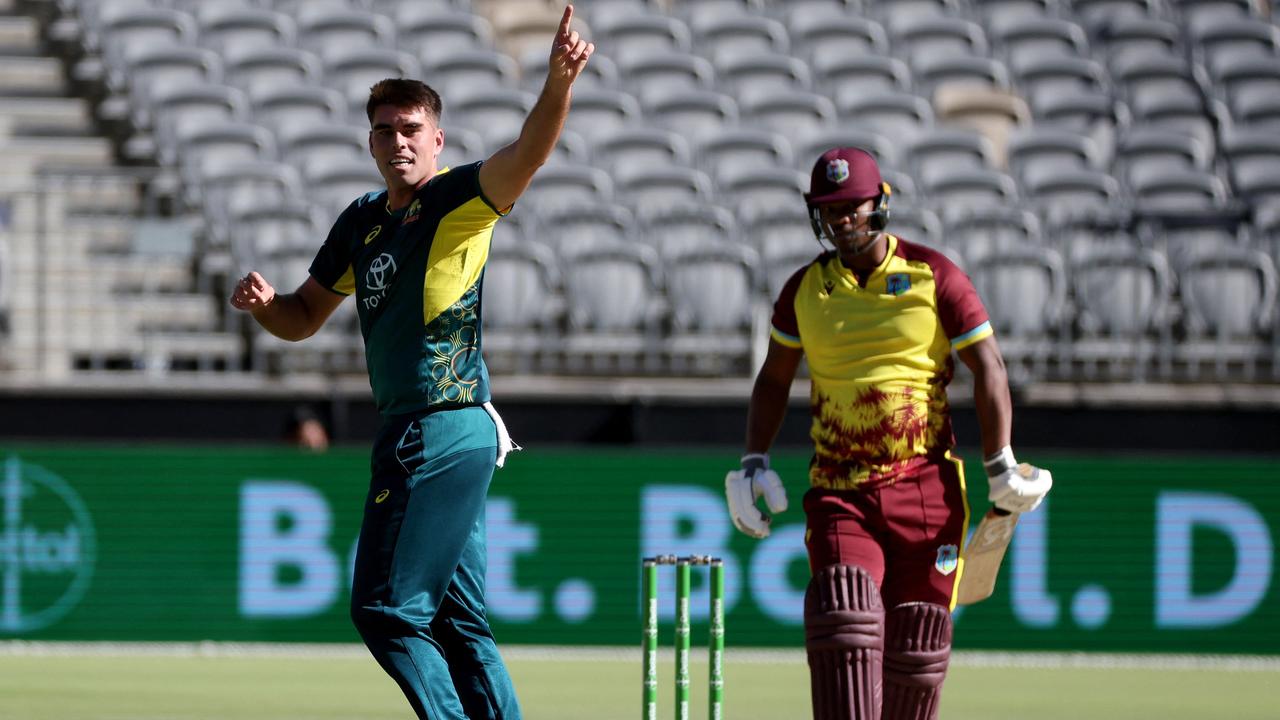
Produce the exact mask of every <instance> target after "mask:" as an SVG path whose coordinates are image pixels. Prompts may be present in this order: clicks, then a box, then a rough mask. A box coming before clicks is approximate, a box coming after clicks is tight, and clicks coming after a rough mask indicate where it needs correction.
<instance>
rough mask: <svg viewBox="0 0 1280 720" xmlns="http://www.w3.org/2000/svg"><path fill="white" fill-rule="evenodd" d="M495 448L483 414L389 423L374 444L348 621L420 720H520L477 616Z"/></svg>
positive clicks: (452, 413) (441, 414)
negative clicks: (488, 495)
mask: <svg viewBox="0 0 1280 720" xmlns="http://www.w3.org/2000/svg"><path fill="white" fill-rule="evenodd" d="M496 447H497V433H496V430H495V427H494V424H493V421H492V420H491V419H490V418H489V415H488V413H486V412H485V411H484V409H483V408H481V407H466V408H461V409H453V410H440V411H435V412H425V413H418V414H409V415H402V416H394V417H391V418H388V419H387V420H386V422H385V423H384V424H383V426H382V428H381V430H380V431H379V433H378V438H377V440H376V441H375V443H374V449H373V459H372V478H371V481H370V485H369V495H368V498H367V499H366V500H365V509H364V523H363V525H362V526H361V528H360V540H359V543H358V547H357V549H356V562H355V576H354V579H353V582H352V587H351V618H352V620H353V622H354V623H355V626H356V629H357V630H358V631H359V632H360V636H361V637H362V638H364V642H365V645H367V646H368V647H369V650H370V652H372V653H373V656H374V658H376V659H377V661H378V664H380V665H381V666H382V668H383V669H384V670H386V671H387V674H389V675H390V676H391V677H392V678H393V679H395V681H396V682H397V683H398V684H399V685H400V689H401V690H403V691H404V694H405V696H406V697H407V698H408V699H409V703H410V704H411V705H412V706H413V709H414V711H415V712H416V713H417V714H418V717H419V718H430V719H431V720H465V719H470V720H483V719H492V720H500V719H501V720H519V718H520V708H519V705H518V703H517V702H516V696H515V690H514V689H513V688H512V685H511V678H510V676H508V674H507V669H506V666H505V665H504V664H503V662H502V658H501V656H499V654H498V647H497V644H496V643H495V642H494V639H493V633H492V632H490V630H489V622H488V620H487V618H486V616H485V606H484V577H485V566H486V555H485V525H484V504H485V496H486V494H487V493H488V490H489V482H490V480H492V478H493V470H494V460H495V458H496Z"/></svg>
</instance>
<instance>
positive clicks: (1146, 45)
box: [1093, 14, 1185, 62]
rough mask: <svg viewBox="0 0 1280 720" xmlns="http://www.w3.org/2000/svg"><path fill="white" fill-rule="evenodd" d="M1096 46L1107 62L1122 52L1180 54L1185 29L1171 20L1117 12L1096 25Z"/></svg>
mask: <svg viewBox="0 0 1280 720" xmlns="http://www.w3.org/2000/svg"><path fill="white" fill-rule="evenodd" d="M1093 40H1094V46H1095V47H1096V48H1098V49H1100V50H1101V51H1102V57H1100V58H1099V59H1105V60H1107V61H1108V62H1110V61H1113V60H1114V59H1115V58H1118V57H1120V56H1122V55H1134V54H1142V53H1155V54H1161V55H1180V54H1183V53H1184V52H1185V51H1184V50H1183V46H1182V28H1180V27H1178V24H1177V23H1175V22H1173V21H1172V20H1167V19H1164V18H1159V17H1152V16H1148V15H1126V14H1117V15H1114V16H1112V17H1111V18H1110V19H1108V20H1106V21H1105V22H1102V23H1095V24H1094V26H1093Z"/></svg>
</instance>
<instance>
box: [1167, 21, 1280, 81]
mask: <svg viewBox="0 0 1280 720" xmlns="http://www.w3.org/2000/svg"><path fill="white" fill-rule="evenodd" d="M1187 32H1188V35H1189V36H1190V38H1191V47H1192V48H1193V49H1194V50H1195V51H1196V53H1197V54H1198V56H1199V59H1200V61H1201V62H1203V63H1204V65H1205V66H1206V67H1207V68H1209V70H1210V71H1214V70H1216V69H1217V68H1218V67H1219V66H1220V65H1221V64H1222V63H1223V62H1224V61H1228V60H1234V59H1237V58H1247V57H1255V58H1265V59H1267V60H1269V61H1270V62H1271V63H1272V64H1273V65H1274V64H1280V28H1278V27H1276V26H1275V25H1273V24H1271V23H1269V22H1267V21H1265V20H1260V19H1255V18H1251V17H1247V16H1244V15H1239V16H1225V17H1223V16H1218V15H1211V16H1206V17H1204V18H1202V19H1201V20H1200V21H1199V22H1193V23H1190V24H1188V26H1187Z"/></svg>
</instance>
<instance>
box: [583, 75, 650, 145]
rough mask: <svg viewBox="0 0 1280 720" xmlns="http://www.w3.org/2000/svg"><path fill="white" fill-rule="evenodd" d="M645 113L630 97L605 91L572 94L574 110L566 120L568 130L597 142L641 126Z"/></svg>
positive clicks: (588, 90)
mask: <svg viewBox="0 0 1280 720" xmlns="http://www.w3.org/2000/svg"><path fill="white" fill-rule="evenodd" d="M643 115H644V113H643V112H642V111H641V110H640V103H639V101H637V100H636V98H635V96H634V95H632V94H631V93H628V92H624V91H622V90H610V89H604V88H582V89H575V90H574V91H573V110H572V112H570V113H569V117H568V118H567V119H566V120H565V127H566V128H569V129H571V130H573V131H575V132H577V133H578V134H580V135H582V136H583V137H584V138H586V139H587V141H588V142H594V141H595V140H596V139H597V138H599V137H603V136H605V135H608V134H610V133H613V132H615V131H618V130H620V129H621V128H624V127H629V126H634V125H638V124H640V120H641V118H642V117H643Z"/></svg>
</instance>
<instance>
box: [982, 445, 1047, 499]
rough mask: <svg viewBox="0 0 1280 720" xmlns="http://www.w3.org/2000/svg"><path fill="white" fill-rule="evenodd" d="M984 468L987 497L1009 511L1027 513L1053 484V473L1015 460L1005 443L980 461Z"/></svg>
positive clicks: (1011, 450)
mask: <svg viewBox="0 0 1280 720" xmlns="http://www.w3.org/2000/svg"><path fill="white" fill-rule="evenodd" d="M982 464H983V466H984V467H985V468H986V470H987V487H988V489H989V492H988V493H987V499H988V500H990V501H991V504H992V505H995V506H996V508H997V509H999V510H1004V511H1005V512H1010V513H1024V512H1031V511H1032V510H1035V509H1036V508H1038V507H1040V501H1042V500H1044V496H1045V495H1048V494H1049V488H1052V487H1053V475H1052V474H1050V473H1049V471H1048V470H1045V469H1044V468H1038V467H1035V466H1033V465H1028V464H1026V463H1019V462H1018V461H1017V460H1015V459H1014V458H1013V449H1012V448H1010V447H1009V446H1008V445H1006V446H1004V447H1002V448H1000V450H999V452H996V453H995V454H992V455H989V456H987V457H986V459H985V460H983V463H982Z"/></svg>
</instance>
